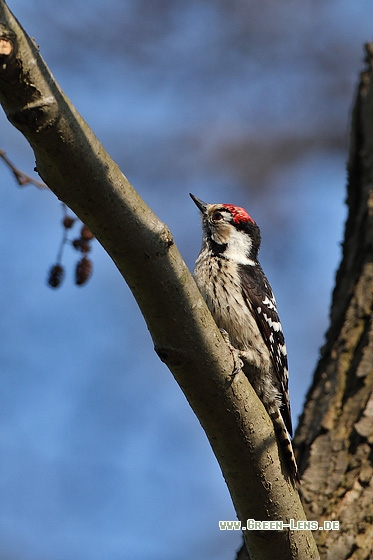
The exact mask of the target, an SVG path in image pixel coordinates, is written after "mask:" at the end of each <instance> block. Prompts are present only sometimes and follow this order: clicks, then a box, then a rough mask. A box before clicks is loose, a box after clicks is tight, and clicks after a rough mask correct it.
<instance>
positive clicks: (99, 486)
mask: <svg viewBox="0 0 373 560" xmlns="http://www.w3.org/2000/svg"><path fill="white" fill-rule="evenodd" d="M9 6H10V8H11V9H12V10H13V11H14V13H15V15H16V16H17V17H18V19H19V20H20V21H21V23H22V24H23V26H24V27H25V28H26V29H27V31H28V32H29V34H30V35H31V36H33V37H34V38H35V40H36V42H37V43H38V44H39V45H40V48H41V52H42V55H43V56H44V58H45V60H46V61H47V63H48V64H49V66H50V67H51V69H52V72H53V74H54V75H55V77H56V79H57V80H58V81H59V83H60V85H61V86H62V88H63V89H64V90H65V92H66V94H67V95H68V96H69V97H70V99H71V100H72V102H73V103H74V104H75V105H76V107H77V108H78V110H79V111H80V112H81V113H82V115H83V117H84V118H85V119H86V120H87V122H88V123H89V124H90V126H91V127H92V129H93V130H94V132H95V133H96V135H97V136H98V137H99V139H100V140H101V141H102V143H103V144H104V146H105V148H106V149H107V150H108V151H109V153H110V154H111V155H112V157H113V158H114V159H115V160H116V161H117V163H118V164H119V165H120V166H121V168H122V170H123V172H124V173H125V174H126V175H127V177H128V178H129V180H130V181H131V182H132V184H133V185H134V186H135V188H136V189H137V190H138V191H139V192H140V194H141V195H142V196H143V198H144V199H145V200H146V202H147V203H148V204H149V205H150V206H151V207H152V208H153V210H154V211H155V212H156V213H157V214H158V215H159V217H160V218H161V219H162V220H164V221H165V222H166V223H167V224H168V225H169V227H170V228H171V230H172V232H173V234H174V236H175V239H176V242H177V244H178V246H179V248H180V250H181V253H182V254H183V255H184V257H185V260H186V262H187V264H188V265H189V267H190V268H192V267H193V262H194V259H195V257H196V255H197V253H198V251H199V248H200V238H201V232H200V223H199V216H198V212H197V210H196V208H195V206H194V204H193V203H192V201H191V200H190V199H189V197H188V193H189V192H193V193H194V194H196V195H197V196H199V197H200V198H202V199H203V200H206V201H208V202H229V203H234V204H238V205H241V206H244V207H245V208H246V209H247V210H248V211H249V213H250V214H251V215H252V216H253V217H254V219H255V220H256V221H257V222H258V224H259V225H260V226H261V229H262V236H263V244H262V251H261V262H262V265H263V268H264V269H265V271H266V273H267V276H268V277H269V279H270V281H271V283H272V287H273V289H274V291H275V294H276V297H277V301H278V305H279V309H280V315H281V319H282V323H283V327H284V330H285V335H286V340H287V346H288V352H289V359H290V377H291V380H290V389H291V398H292V408H293V421H294V423H295V425H296V424H297V417H298V415H299V414H300V412H301V410H302V406H303V401H304V397H305V393H306V391H307V389H308V387H309V384H310V381H311V376H312V371H313V369H314V367H315V364H316V361H317V357H318V349H319V347H320V346H321V345H322V343H323V335H324V332H325V330H326V328H327V324H328V311H329V303H330V297H331V290H332V287H333V282H334V274H335V271H336V268H337V266H338V263H339V260H340V256H341V254H340V245H339V244H340V241H341V240H342V234H343V223H344V219H345V216H346V210H345V207H344V199H345V190H346V189H345V183H346V172H345V166H346V160H347V151H348V128H349V118H350V110H351V107H352V103H353V98H354V95H355V88H356V85H357V81H358V75H359V72H360V71H361V70H362V67H363V64H362V59H363V48H362V45H363V43H364V42H366V41H369V40H371V39H372V33H373V5H372V4H371V3H370V2H368V1H363V0H362V1H360V2H355V1H354V0H344V1H338V2H335V1H333V0H324V1H323V2H319V1H316V0H314V1H306V2H304V3H302V4H301V5H300V4H299V2H297V1H295V0H287V1H280V2H279V1H276V2H275V1H272V0H265V1H263V0H260V1H259V0H255V1H248V0H246V1H243V0H229V1H228V0H215V1H214V2H213V1H211V0H199V1H197V0H191V1H190V2H188V3H184V2H181V1H178V0H174V1H172V2H171V1H170V0H169V1H167V0H162V1H161V0H153V1H151V0H138V1H135V0H122V1H119V0H108V1H106V2H99V1H98V0H84V2H83V1H82V0H75V1H74V2H71V1H70V0H66V1H65V2H57V1H55V0H48V2H47V1H46V0H33V1H31V0H28V1H27V2H26V1H25V0H9ZM0 148H1V149H3V150H5V151H6V152H7V155H8V157H10V158H11V159H12V160H13V161H14V162H15V163H16V164H17V165H18V167H20V168H21V169H22V170H24V171H25V172H29V173H31V171H32V169H33V167H34V160H33V154H32V152H31V149H30V148H29V147H28V145H27V143H26V141H25V140H24V139H23V138H22V136H21V135H20V133H19V132H18V131H16V130H15V129H13V128H12V127H11V125H10V124H9V123H8V122H7V120H6V118H5V117H4V115H3V114H2V115H0ZM0 164H1V162H0ZM66 165H68V162H66ZM0 179H1V185H2V188H1V189H0V197H1V201H0V223H1V231H2V235H1V238H0V245H1V255H2V273H1V276H0V282H1V294H2V295H1V342H0V359H1V366H2V367H1V374H2V375H1V390H0V393H1V402H2V405H1V407H0V415H1V423H0V426H1V428H0V430H1V431H0V448H1V449H0V452H1V457H2V459H1V462H0V557H1V558H2V559H4V560H50V558H53V560H71V559H79V560H88V559H89V560H106V559H107V558H110V560H123V559H124V558H130V559H131V560H137V559H139V560H140V558H141V559H143V558H144V557H147V558H152V559H153V560H158V559H159V560H161V559H162V560H184V559H187V558H191V557H192V558H214V559H215V560H228V559H231V558H233V557H234V550H235V548H236V547H238V546H239V543H240V535H239V534H238V533H233V532H229V533H228V532H220V531H219V530H218V521H219V520H220V519H223V520H224V519H235V514H234V510H233V507H232V505H231V501H230V497H229V494H228V492H227V489H226V486H225V483H224V480H223V478H222V476H221V473H220V470H219V467H218V465H217V464H216V461H215V459H214V456H213V454H212V452H211V449H210V447H209V444H208V442H207V439H206V437H205V435H204V433H203V432H202V429H201V428H200V426H199V424H198V421H197V420H196V418H195V417H194V415H193V414H192V412H191V411H190V409H189V406H188V405H187V403H186V401H185V399H184V397H183V395H182V393H181V391H180V390H179V388H178V386H177V384H176V383H175V381H174V380H173V378H172V376H171V374H170V373H169V371H168V370H167V368H166V367H165V366H164V365H163V364H162V363H161V362H160V361H159V360H158V358H157V356H156V355H155V353H154V351H153V345H152V341H151V338H150V336H149V333H148V332H147V329H146V326H145V323H144V321H143V318H142V316H141V314H140V312H139V310H138V309H137V307H136V304H135V302H134V300H133V298H132V296H131V293H130V291H129V289H128V288H127V286H126V285H125V283H124V282H123V280H122V278H121V277H120V275H119V273H118V272H117V270H116V269H115V267H114V265H113V264H112V262H111V261H110V259H109V258H108V256H107V255H106V254H105V253H104V251H103V250H102V249H101V247H100V246H99V245H98V243H97V242H95V243H94V249H93V252H92V259H93V261H94V276H93V278H92V279H91V281H90V282H89V284H88V285H87V286H86V287H84V288H78V287H75V286H74V285H73V281H72V278H73V268H74V265H75V262H76V260H77V257H78V256H77V254H74V253H73V251H72V250H70V249H69V248H67V249H66V251H65V256H64V264H65V266H66V269H67V277H66V279H65V282H64V284H63V286H62V287H61V288H60V289H58V290H55V291H53V290H51V289H50V288H49V287H48V286H47V285H46V277H47V270H48V268H49V267H50V265H52V264H53V263H54V260H55V257H56V254H57V249H58V244H59V240H60V236H61V227H60V221H61V218H62V211H61V205H60V203H59V202H58V200H57V199H56V198H55V197H54V195H52V194H51V193H49V192H45V191H40V190H37V189H36V188H34V187H31V186H29V187H23V188H20V187H17V185H16V184H15V182H14V180H13V178H12V176H11V174H10V173H9V171H8V170H7V169H6V167H5V166H4V165H0Z"/></svg>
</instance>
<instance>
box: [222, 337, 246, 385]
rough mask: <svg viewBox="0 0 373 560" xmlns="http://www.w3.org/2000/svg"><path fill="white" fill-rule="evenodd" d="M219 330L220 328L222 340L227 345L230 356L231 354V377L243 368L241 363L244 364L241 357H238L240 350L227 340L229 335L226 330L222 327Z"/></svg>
mask: <svg viewBox="0 0 373 560" xmlns="http://www.w3.org/2000/svg"><path fill="white" fill-rule="evenodd" d="M219 330H220V332H221V335H222V337H223V338H224V341H225V342H226V344H227V345H228V347H229V350H230V351H231V353H232V356H233V362H234V370H233V372H232V377H234V376H235V375H237V373H238V372H239V371H241V369H242V368H243V365H244V364H243V361H242V360H241V357H240V351H239V350H237V348H235V347H234V346H233V345H232V343H231V341H230V340H229V335H228V333H227V331H226V330H224V329H219Z"/></svg>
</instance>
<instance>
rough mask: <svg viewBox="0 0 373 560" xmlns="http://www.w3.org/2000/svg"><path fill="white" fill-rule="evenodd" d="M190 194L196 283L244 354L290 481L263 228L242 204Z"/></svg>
mask: <svg viewBox="0 0 373 560" xmlns="http://www.w3.org/2000/svg"><path fill="white" fill-rule="evenodd" d="M190 196H191V198H192V200H193V201H194V202H195V204H196V205H197V207H198V208H199V210H200V212H201V215H202V232H203V233H202V247H201V252H200V254H199V256H198V257H197V260H196V264H195V268H194V278H195V280H196V283H197V286H198V288H199V290H200V292H201V294H202V296H203V298H204V300H205V301H206V304H207V306H208V308H209V310H210V312H211V314H212V316H213V317H214V319H215V322H216V324H217V325H218V327H219V328H220V330H221V331H222V333H223V334H227V337H228V342H229V343H230V346H231V348H232V349H233V350H234V351H235V352H236V354H238V356H239V358H240V359H241V360H242V364H243V371H244V373H245V374H246V375H247V377H248V379H249V381H250V383H251V384H252V386H253V388H254V390H255V392H256V393H257V395H258V397H259V398H260V400H261V401H262V403H263V405H264V407H265V408H266V410H267V412H268V414H269V416H270V418H271V419H272V422H273V425H274V429H275V432H276V434H277V437H278V440H279V441H280V444H281V446H282V448H283V450H284V454H285V456H286V458H287V461H288V466H289V471H290V474H291V477H292V481H293V482H295V481H298V468H297V464H296V461H295V457H294V453H293V447H292V444H291V436H292V423H291V413H290V399H289V391H288V360H287V352H286V346H285V339H284V335H283V331H282V327H281V323H280V319H279V316H278V313H277V305H276V300H275V296H274V295H273V292H272V288H271V286H270V284H269V282H268V280H267V278H266V276H265V274H264V272H263V270H262V267H261V265H260V263H259V261H258V253H259V248H260V243H261V235H260V229H259V227H258V225H257V224H256V223H255V222H254V220H253V219H252V218H251V216H249V214H248V213H247V212H246V210H245V209H244V208H241V207H240V206H234V205H233V204H206V203H205V202H202V200H200V199H199V198H197V197H196V196H194V195H192V194H190ZM245 365H246V367H245ZM248 366H250V367H248ZM253 370H254V371H255V374H253Z"/></svg>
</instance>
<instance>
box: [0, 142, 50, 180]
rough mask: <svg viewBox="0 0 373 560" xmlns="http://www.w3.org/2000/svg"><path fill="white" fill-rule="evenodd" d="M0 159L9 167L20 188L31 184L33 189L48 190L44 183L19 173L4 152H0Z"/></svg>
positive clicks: (21, 172)
mask: <svg viewBox="0 0 373 560" xmlns="http://www.w3.org/2000/svg"><path fill="white" fill-rule="evenodd" d="M0 158H1V159H2V160H3V161H4V162H5V164H6V165H7V166H8V167H9V169H10V170H11V172H12V173H13V175H14V177H15V179H16V181H17V183H18V184H19V186H20V187H24V186H26V185H30V184H31V185H34V186H35V187H38V189H47V188H48V187H47V185H46V184H45V183H43V182H42V181H38V180H37V179H33V178H32V177H30V176H29V175H27V174H26V173H23V171H20V170H19V169H17V167H16V166H15V165H14V164H13V163H12V162H11V161H10V159H9V158H8V157H7V155H6V153H5V152H4V150H0Z"/></svg>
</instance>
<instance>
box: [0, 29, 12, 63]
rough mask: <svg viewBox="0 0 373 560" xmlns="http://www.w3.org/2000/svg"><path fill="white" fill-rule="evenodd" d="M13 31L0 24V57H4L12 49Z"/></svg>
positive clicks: (10, 52)
mask: <svg viewBox="0 0 373 560" xmlns="http://www.w3.org/2000/svg"><path fill="white" fill-rule="evenodd" d="M14 45H15V33H14V32H13V31H12V30H11V29H9V28H8V27H6V26H5V25H4V24H3V23H1V24H0V59H1V60H2V59H4V58H5V57H7V56H9V55H10V54H12V53H13V51H14Z"/></svg>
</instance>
